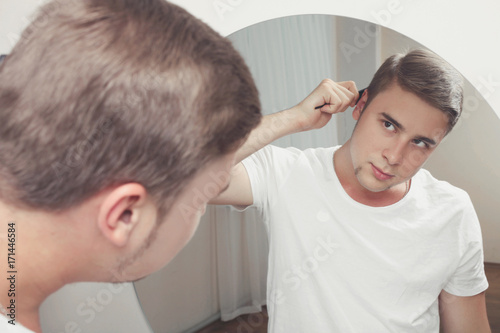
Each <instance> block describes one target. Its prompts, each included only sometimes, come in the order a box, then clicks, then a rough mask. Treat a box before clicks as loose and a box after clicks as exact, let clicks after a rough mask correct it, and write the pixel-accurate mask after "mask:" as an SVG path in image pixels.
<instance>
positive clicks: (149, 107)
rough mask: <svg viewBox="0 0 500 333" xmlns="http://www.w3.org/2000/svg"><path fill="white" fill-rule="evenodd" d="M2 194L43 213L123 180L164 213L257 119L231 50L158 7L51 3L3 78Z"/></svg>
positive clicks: (243, 70) (152, 3) (189, 20)
mask: <svg viewBox="0 0 500 333" xmlns="http://www.w3.org/2000/svg"><path fill="white" fill-rule="evenodd" d="M0 108H1V112H0V156H1V158H0V188H1V189H0V198H2V200H5V201H9V202H11V203H13V204H16V205H21V206H25V207H31V208H35V209H42V210H48V211H55V210H63V209H66V208H69V207H71V206H74V205H77V204H79V203H81V202H83V201H84V200H86V199H88V198H89V197H91V196H92V195H94V194H96V193H97V192H99V191H101V190H104V189H106V188H109V187H111V186H115V185H119V184H123V183H126V182H138V183H140V184H142V185H143V186H144V187H145V188H146V189H147V191H148V193H150V194H151V195H152V196H153V198H154V199H155V200H157V203H158V204H159V205H160V206H162V205H163V207H164V208H165V207H167V206H168V204H169V203H171V201H172V200H173V199H174V197H175V196H176V194H178V193H179V192H180V191H181V190H182V188H183V185H185V183H186V181H188V180H190V179H192V177H194V175H195V174H196V173H197V172H198V171H200V170H201V169H203V167H204V165H205V164H206V163H207V162H209V161H212V160H214V159H215V158H217V157H221V156H223V155H224V154H227V153H229V152H231V151H234V150H235V149H236V148H237V145H238V144H240V143H241V142H242V140H244V139H245V137H246V136H247V135H248V133H249V132H250V131H251V130H252V129H253V128H254V127H255V126H257V124H258V123H259V122H260V119H261V117H262V116H261V113H260V103H259V99H258V92H257V89H256V87H255V84H254V81H253V79H252V76H251V74H250V72H249V70H248V68H247V66H246V65H245V63H244V61H243V59H242V57H241V56H240V55H239V54H238V52H237V51H236V50H235V49H234V47H233V46H232V44H231V43H230V42H229V41H228V40H227V39H226V38H223V37H222V36H220V35H219V34H218V33H216V32H215V31H214V30H212V29H211V28H210V27H208V25H206V24H204V23H203V22H201V21H200V20H198V19H196V18H194V17H193V16H192V15H190V14H189V13H188V12H186V11H185V10H184V9H182V8H180V7H178V6H176V5H173V4H171V3H168V2H166V1H164V0H141V1H137V0H57V1H52V2H50V3H48V4H47V5H45V6H44V7H42V8H41V10H40V12H39V13H38V15H37V17H36V18H35V20H34V21H33V22H32V23H31V25H30V26H29V27H28V28H27V29H26V30H25V31H24V32H23V34H22V36H21V39H20V40H19V42H18V43H17V44H16V46H15V47H14V49H13V51H12V52H11V54H9V56H8V57H7V58H6V60H5V62H4V64H3V65H2V67H1V70H0Z"/></svg>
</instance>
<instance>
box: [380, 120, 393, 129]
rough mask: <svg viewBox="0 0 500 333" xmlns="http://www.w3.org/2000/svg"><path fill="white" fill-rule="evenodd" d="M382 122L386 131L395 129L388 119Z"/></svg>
mask: <svg viewBox="0 0 500 333" xmlns="http://www.w3.org/2000/svg"><path fill="white" fill-rule="evenodd" d="M382 124H383V125H384V127H385V128H386V129H387V130H388V131H394V130H395V129H396V128H395V127H394V125H393V124H392V123H391V122H390V121H387V120H384V121H382Z"/></svg>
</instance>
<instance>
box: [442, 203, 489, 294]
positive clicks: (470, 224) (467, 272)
mask: <svg viewBox="0 0 500 333" xmlns="http://www.w3.org/2000/svg"><path fill="white" fill-rule="evenodd" d="M467 198H468V196H467ZM461 222H462V223H461V224H460V227H459V228H460V230H459V232H460V236H461V237H460V240H459V242H460V243H461V244H460V248H461V256H460V261H459V264H458V267H457V269H456V270H455V272H454V273H453V275H452V276H451V278H450V279H449V280H448V283H447V284H446V286H445V287H444V290H445V291H446V292H448V293H450V294H453V295H456V296H474V295H477V294H479V293H481V292H483V291H484V290H486V289H487V288H488V281H487V279H486V275H485V273H484V254H483V241H482V236H481V227H480V225H479V220H478V218H477V215H476V212H475V210H474V207H473V206H472V202H471V201H470V199H468V203H467V204H466V205H465V209H464V214H463V217H462V221H461Z"/></svg>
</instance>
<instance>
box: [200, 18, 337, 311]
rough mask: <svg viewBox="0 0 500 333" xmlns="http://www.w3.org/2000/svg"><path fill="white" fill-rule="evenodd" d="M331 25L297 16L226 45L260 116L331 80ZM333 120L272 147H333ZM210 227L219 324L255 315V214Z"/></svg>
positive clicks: (260, 260) (259, 266) (260, 252)
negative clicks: (243, 71)
mask: <svg viewBox="0 0 500 333" xmlns="http://www.w3.org/2000/svg"><path fill="white" fill-rule="evenodd" d="M334 29H335V19H334V18H333V17H332V16H322V15H303V16H294V17H287V18H283V19H279V20H272V21H268V22H264V23H260V24H258V25H255V26H251V27H248V28H246V29H244V30H241V31H238V32H236V33H234V34H232V35H231V36H229V39H231V40H232V41H233V44H234V45H235V47H236V48H237V49H238V50H239V51H240V53H241V54H242V55H243V57H244V58H245V60H246V63H247V64H248V66H249V67H250V70H251V71H252V74H253V76H254V79H255V81H256V83H257V87H258V89H259V92H260V99H261V103H262V110H263V113H264V114H270V113H274V112H277V111H280V110H283V109H286V108H289V107H291V106H293V105H295V104H297V103H298V102H300V101H301V100H302V99H303V98H305V97H306V96H307V95H308V94H309V93H310V92H311V91H312V90H313V89H314V88H315V87H316V86H317V85H318V84H319V83H320V82H321V80H322V79H324V78H332V79H334V80H335V79H336V73H335V71H334V69H335V68H336V66H335V64H336V62H335V60H336V59H335V52H336V51H335V46H336V40H335V33H334V32H335V30H334ZM335 122H336V120H335V118H334V119H332V121H331V122H330V123H329V124H328V125H327V126H325V127H324V128H323V129H321V130H316V131H311V132H305V133H298V134H294V135H291V136H287V137H284V138H281V139H279V140H277V141H276V142H274V143H273V144H275V145H278V146H281V147H289V146H295V147H298V148H300V149H306V148H309V147H328V146H333V145H336V144H338V139H337V134H336V130H335V129H336V124H335ZM210 214H211V217H212V218H213V219H214V220H215V221H216V237H217V273H218V274H217V275H218V293H219V301H220V308H221V318H222V320H231V319H233V318H235V317H236V316H238V315H241V314H244V313H252V312H259V311H261V306H262V305H264V304H265V300H266V278H267V255H268V243H267V235H266V232H265V228H264V225H263V223H262V220H261V217H260V216H259V214H258V213H257V211H256V210H255V209H248V210H246V211H245V212H242V213H241V212H237V211H236V210H234V209H233V208H232V207H229V206H219V207H215V208H214V209H212V210H211V211H210Z"/></svg>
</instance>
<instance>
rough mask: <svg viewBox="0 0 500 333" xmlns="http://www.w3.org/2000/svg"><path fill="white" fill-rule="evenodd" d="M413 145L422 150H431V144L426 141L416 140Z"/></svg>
mask: <svg viewBox="0 0 500 333" xmlns="http://www.w3.org/2000/svg"><path fill="white" fill-rule="evenodd" d="M413 143H414V144H415V145H416V146H417V147H420V148H429V144H428V143H427V142H425V141H422V140H419V139H415V140H413Z"/></svg>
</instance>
